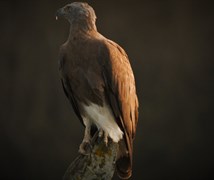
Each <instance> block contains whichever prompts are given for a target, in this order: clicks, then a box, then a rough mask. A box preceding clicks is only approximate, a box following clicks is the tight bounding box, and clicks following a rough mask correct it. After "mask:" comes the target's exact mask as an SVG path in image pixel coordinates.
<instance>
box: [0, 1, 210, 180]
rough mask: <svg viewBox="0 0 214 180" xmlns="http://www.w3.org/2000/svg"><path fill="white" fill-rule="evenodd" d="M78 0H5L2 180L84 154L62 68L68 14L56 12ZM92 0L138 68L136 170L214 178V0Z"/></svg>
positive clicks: (46, 170) (184, 179)
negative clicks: (63, 16) (60, 56)
mask: <svg viewBox="0 0 214 180" xmlns="http://www.w3.org/2000/svg"><path fill="white" fill-rule="evenodd" d="M70 2H72V1H67V0H63V1H62V0H61V1H60V0H58V1H57V0H35V1H27V0H20V1H11V0H1V1H0V14H1V28H0V36H1V43H0V51H1V53H0V56H1V59H0V79H1V88H0V106H1V107H0V140H1V142H0V162H1V166H0V170H1V173H0V179H1V180H38V179H39V180H43V179H44V180H60V179H62V176H63V174H64V172H65V170H66V169H67V167H68V166H69V164H70V163H71V162H72V160H74V158H75V157H76V156H77V154H78V153H77V151H78V147H79V144H80V143H81V140H82V138H83V130H84V129H83V126H82V125H81V124H80V122H79V120H78V119H77V118H76V116H75V114H74V113H73V110H72V107H71V105H70V104H69V102H68V100H67V99H66V97H65V95H64V93H63V90H62V87H61V83H60V80H59V74H58V51H59V47H60V45H61V44H62V43H63V42H65V41H66V39H67V37H68V32H69V24H68V23H67V22H66V21H65V20H64V19H60V20H59V21H56V20H55V12H56V10H57V9H59V8H60V7H62V6H64V5H66V4H67V3H70ZM86 2H88V3H89V4H90V5H92V6H93V7H94V9H95V11H96V14H97V17H98V18H97V27H98V30H99V31H100V32H101V33H102V34H103V35H104V36H106V37H108V38H110V39H112V40H114V41H116V42H117V43H119V44H120V45H121V46H122V47H123V48H124V49H125V50H126V52H127V53H128V55H129V58H130V61H131V64H132V67H133V70H134V73H135V77H136V84H137V92H138V96H139V101H140V109H139V113H140V116H139V124H138V129H137V135H136V139H135V144H134V165H133V166H134V167H133V176H132V179H133V180H141V179H142V180H156V179H157V180H160V179H164V180H168V179H170V180H172V179H173V180H193V179H212V178H213V177H214V144H213V138H214V118H213V113H214V112H213V107H214V103H213V100H214V98H213V96H214V81H213V80H214V63H213V60H214V56H213V51H214V48H213V47H214V46H213V43H214V39H213V34H214V11H213V5H214V3H212V1H204V0H203V1H202V0H186V1H180V0H138V1H124V0H123V1H122V0H121V1H119V0H117V1H113V0H105V1H104V0H90V1H86ZM115 179H116V178H115Z"/></svg>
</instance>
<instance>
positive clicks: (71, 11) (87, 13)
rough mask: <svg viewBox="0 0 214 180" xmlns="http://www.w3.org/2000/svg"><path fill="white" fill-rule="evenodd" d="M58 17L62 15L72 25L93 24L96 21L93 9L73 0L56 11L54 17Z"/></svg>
mask: <svg viewBox="0 0 214 180" xmlns="http://www.w3.org/2000/svg"><path fill="white" fill-rule="evenodd" d="M59 17H64V18H65V19H67V20H68V21H69V23H70V24H71V25H73V26H75V25H79V26H80V25H83V26H95V21H96V15H95V12H94V9H93V8H92V7H91V6H89V5H88V4H87V3H83V2H73V3H70V4H67V5H66V6H64V7H62V8H60V9H59V10H58V11H57V12H56V19H58V18H59ZM95 27H96V26H95Z"/></svg>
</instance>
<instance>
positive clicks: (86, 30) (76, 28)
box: [69, 22, 97, 40]
mask: <svg viewBox="0 0 214 180" xmlns="http://www.w3.org/2000/svg"><path fill="white" fill-rule="evenodd" d="M94 32H97V28H96V25H95V24H94V23H84V22H82V23H71V25H70V33H69V40H73V39H74V38H78V37H80V36H88V35H91V34H92V33H94Z"/></svg>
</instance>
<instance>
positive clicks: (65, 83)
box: [59, 48, 83, 124]
mask: <svg viewBox="0 0 214 180" xmlns="http://www.w3.org/2000/svg"><path fill="white" fill-rule="evenodd" d="M64 61H65V59H64V52H63V48H61V49H60V54H59V72H60V75H61V82H62V87H63V90H64V93H65V95H66V97H67V98H68V100H69V102H70V103H71V105H72V107H73V109H74V112H75V114H76V115H77V117H78V118H79V120H80V121H81V123H82V124H83V120H82V116H81V114H80V111H79V107H78V104H77V101H76V99H75V97H74V95H73V92H72V88H71V84H70V81H69V79H68V76H67V74H66V73H65V72H63V66H64Z"/></svg>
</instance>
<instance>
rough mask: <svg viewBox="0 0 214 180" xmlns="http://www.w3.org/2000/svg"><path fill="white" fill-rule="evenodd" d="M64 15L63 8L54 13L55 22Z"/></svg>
mask: <svg viewBox="0 0 214 180" xmlns="http://www.w3.org/2000/svg"><path fill="white" fill-rule="evenodd" d="M64 15H65V11H64V9H63V8H61V9H59V10H57V12H56V20H58V18H59V17H62V16H64Z"/></svg>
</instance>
